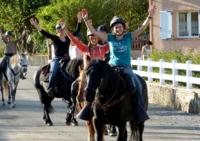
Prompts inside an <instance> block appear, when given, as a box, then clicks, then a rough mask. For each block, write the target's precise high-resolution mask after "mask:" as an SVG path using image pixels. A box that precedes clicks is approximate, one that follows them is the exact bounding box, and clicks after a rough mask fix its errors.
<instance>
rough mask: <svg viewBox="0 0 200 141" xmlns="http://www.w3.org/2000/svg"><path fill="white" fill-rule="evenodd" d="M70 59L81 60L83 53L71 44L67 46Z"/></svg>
mask: <svg viewBox="0 0 200 141" xmlns="http://www.w3.org/2000/svg"><path fill="white" fill-rule="evenodd" d="M69 56H70V59H83V53H82V52H81V51H80V49H79V48H77V47H76V46H75V45H73V44H72V43H71V44H70V45H69Z"/></svg>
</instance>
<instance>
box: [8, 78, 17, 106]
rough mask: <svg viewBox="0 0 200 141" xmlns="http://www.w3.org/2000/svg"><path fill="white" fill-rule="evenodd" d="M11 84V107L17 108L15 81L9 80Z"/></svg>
mask: <svg viewBox="0 0 200 141" xmlns="http://www.w3.org/2000/svg"><path fill="white" fill-rule="evenodd" d="M8 85H9V91H10V94H9V95H10V98H11V107H12V108H15V92H16V87H15V86H14V83H12V82H8Z"/></svg>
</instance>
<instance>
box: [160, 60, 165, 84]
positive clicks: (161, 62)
mask: <svg viewBox="0 0 200 141" xmlns="http://www.w3.org/2000/svg"><path fill="white" fill-rule="evenodd" d="M159 62H160V67H159V74H160V85H164V84H165V80H164V78H163V74H165V69H164V67H163V62H164V59H160V61H159Z"/></svg>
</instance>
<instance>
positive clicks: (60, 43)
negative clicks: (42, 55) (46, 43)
mask: <svg viewBox="0 0 200 141" xmlns="http://www.w3.org/2000/svg"><path fill="white" fill-rule="evenodd" d="M78 15H80V12H79V13H78ZM77 17H78V24H77V28H76V31H75V32H74V33H73V35H77V34H78V33H79V32H80V26H81V20H80V18H81V16H77ZM30 23H31V24H32V25H33V26H34V27H35V28H36V29H37V30H38V31H40V33H42V35H44V36H46V37H47V38H50V39H51V40H52V41H53V44H54V53H55V57H54V58H53V59H52V61H51V65H50V75H49V86H48V88H47V92H48V93H49V94H50V95H52V96H53V93H54V91H55V88H54V86H55V84H56V82H55V80H56V76H57V73H58V71H59V61H60V60H61V59H62V58H67V60H68V61H69V60H70V57H69V45H70V40H69V38H68V37H67V36H66V34H65V30H64V26H65V24H64V20H63V19H61V20H60V21H59V23H58V24H57V25H56V26H55V28H56V31H57V35H58V36H56V35H52V34H50V33H48V32H46V31H44V30H43V29H41V28H40V26H39V23H38V21H37V20H36V19H35V18H31V19H30ZM65 76H67V75H65Z"/></svg>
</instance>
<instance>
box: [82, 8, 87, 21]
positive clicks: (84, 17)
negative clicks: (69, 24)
mask: <svg viewBox="0 0 200 141" xmlns="http://www.w3.org/2000/svg"><path fill="white" fill-rule="evenodd" d="M81 13H82V18H83V19H84V20H87V19H88V11H87V9H86V8H84V9H82V10H81Z"/></svg>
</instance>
